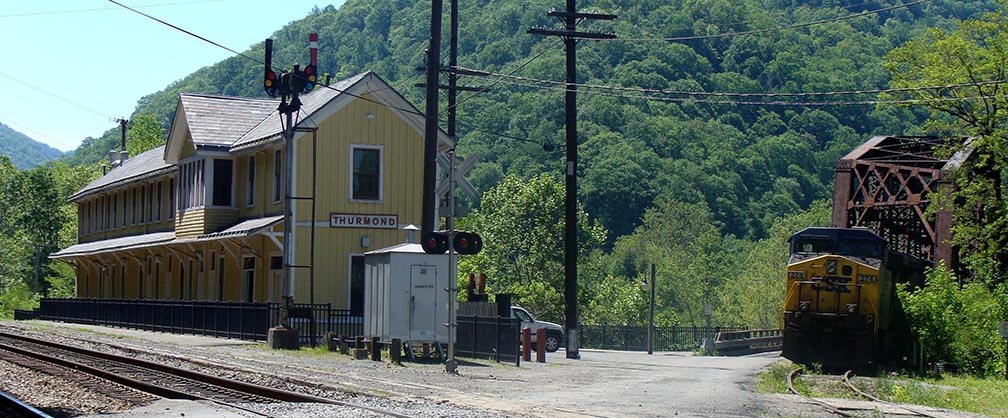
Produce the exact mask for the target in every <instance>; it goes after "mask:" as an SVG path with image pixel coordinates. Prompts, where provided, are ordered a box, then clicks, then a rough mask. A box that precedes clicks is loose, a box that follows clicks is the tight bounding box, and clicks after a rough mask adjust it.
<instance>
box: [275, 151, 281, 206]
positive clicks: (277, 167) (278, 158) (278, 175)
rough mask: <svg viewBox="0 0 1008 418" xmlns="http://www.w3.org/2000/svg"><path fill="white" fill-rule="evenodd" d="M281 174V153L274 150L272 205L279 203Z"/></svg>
mask: <svg viewBox="0 0 1008 418" xmlns="http://www.w3.org/2000/svg"><path fill="white" fill-rule="evenodd" d="M281 173H283V153H282V152H281V151H280V150H276V152H274V153H273V203H276V202H279V201H280V190H282V189H281V188H280V187H281V184H280V181H281V179H282V176H281Z"/></svg>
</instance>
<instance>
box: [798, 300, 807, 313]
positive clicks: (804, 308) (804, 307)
mask: <svg viewBox="0 0 1008 418" xmlns="http://www.w3.org/2000/svg"><path fill="white" fill-rule="evenodd" d="M808 308H809V301H807V300H803V301H800V302H798V310H801V311H807V310H808Z"/></svg>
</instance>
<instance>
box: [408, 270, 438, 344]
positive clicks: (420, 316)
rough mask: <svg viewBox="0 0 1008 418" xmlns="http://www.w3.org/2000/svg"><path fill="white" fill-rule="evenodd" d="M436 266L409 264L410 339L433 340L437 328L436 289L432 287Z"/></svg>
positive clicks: (435, 275)
mask: <svg viewBox="0 0 1008 418" xmlns="http://www.w3.org/2000/svg"><path fill="white" fill-rule="evenodd" d="M436 277H437V268H436V267H435V266H427V265H421V264H414V265H411V266H410V299H411V301H412V303H411V309H410V340H411V341H433V340H434V336H435V332H434V330H435V329H437V328H436V327H437V324H436V322H437V321H436V315H435V312H436V309H437V298H436V296H437V293H436V292H437V289H435V288H434V283H435V278H436Z"/></svg>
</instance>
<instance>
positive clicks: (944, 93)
mask: <svg viewBox="0 0 1008 418" xmlns="http://www.w3.org/2000/svg"><path fill="white" fill-rule="evenodd" d="M1006 28H1008V17H1006V16H1005V14H1004V12H1002V11H997V12H993V13H989V14H986V15H985V16H984V17H983V18H982V19H975V20H967V21H964V22H962V23H961V24H960V25H959V26H958V28H956V29H955V30H952V31H945V30H942V29H937V28H936V29H931V30H929V31H927V32H925V33H924V34H922V35H920V36H918V37H916V38H914V39H912V40H911V41H910V42H907V44H906V45H904V46H902V47H900V48H897V49H895V50H893V51H891V52H890V53H889V54H888V55H887V56H886V68H888V69H889V71H890V72H891V74H892V77H893V81H892V86H893V87H897V88H920V87H927V86H952V87H948V88H924V89H917V90H911V91H908V92H904V93H900V94H899V95H898V96H899V97H904V96H907V97H909V98H912V99H915V100H919V101H922V102H923V103H924V104H926V106H927V107H928V108H930V109H931V110H932V119H930V121H929V125H928V127H929V128H930V129H932V130H933V131H936V132H940V133H948V134H949V135H950V136H952V137H959V136H962V134H963V133H965V134H967V135H970V136H972V137H973V138H974V139H973V141H972V142H971V143H970V144H969V145H968V146H969V147H972V148H973V153H974V156H973V157H974V158H972V159H970V160H969V161H966V162H965V163H964V164H963V166H962V168H961V169H960V170H959V173H958V175H957V176H956V185H957V186H958V188H957V190H956V192H955V200H956V201H957V202H956V205H955V223H954V226H953V237H954V243H955V244H956V245H958V246H959V248H960V256H961V258H962V261H963V262H964V263H965V264H966V265H967V266H968V268H969V270H970V271H971V272H972V273H973V275H974V277H976V278H977V279H979V280H982V281H984V282H986V283H987V284H988V286H989V287H990V288H992V289H993V288H994V287H995V286H996V285H997V284H999V283H1003V282H1005V280H1006V279H1008V212H1006V205H1008V200H1006V199H1005V195H1004V192H1003V189H1004V188H1005V178H1006V176H1008V126H1006V125H1005V123H1004V122H1005V118H1006V117H1008V97H1006V96H1005V95H1004V93H1003V90H1004V84H1003V82H1004V80H1005V74H1006V73H1008V29H1006ZM965 147H966V145H964V144H953V149H952V151H957V150H961V149H963V148H965Z"/></svg>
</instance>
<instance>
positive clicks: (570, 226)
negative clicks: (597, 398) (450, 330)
mask: <svg viewBox="0 0 1008 418" xmlns="http://www.w3.org/2000/svg"><path fill="white" fill-rule="evenodd" d="M575 3H576V0H567V10H566V11H563V12H558V11H554V10H551V11H550V12H549V14H548V15H549V16H552V17H555V18H557V19H559V20H561V21H562V22H563V23H564V28H563V29H548V28H532V29H529V30H528V33H530V34H534V35H546V36H559V37H560V38H561V39H563V42H564V49H565V50H566V51H567V93H566V97H565V101H566V120H567V164H566V165H565V170H566V179H567V180H566V189H567V193H566V212H565V216H564V222H565V226H564V301H565V305H566V306H565V309H564V328H565V329H566V330H567V358H570V359H578V358H581V354H580V353H579V352H578V345H579V344H578V322H579V321H578V305H577V145H578V142H577V41H578V39H613V38H615V37H616V35H614V34H611V33H598V32H579V31H578V30H577V25H578V23H580V22H583V21H586V20H614V19H616V15H610V14H601V13H578V12H577V7H576V5H575Z"/></svg>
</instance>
